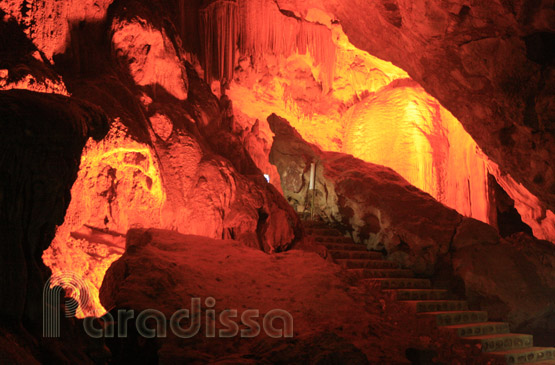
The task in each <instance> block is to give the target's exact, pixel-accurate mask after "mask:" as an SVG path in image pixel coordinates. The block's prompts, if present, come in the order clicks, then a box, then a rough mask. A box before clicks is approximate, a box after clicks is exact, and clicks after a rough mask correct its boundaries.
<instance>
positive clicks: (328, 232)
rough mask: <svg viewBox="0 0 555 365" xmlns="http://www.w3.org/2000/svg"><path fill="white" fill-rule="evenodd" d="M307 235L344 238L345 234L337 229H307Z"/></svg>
mask: <svg viewBox="0 0 555 365" xmlns="http://www.w3.org/2000/svg"><path fill="white" fill-rule="evenodd" d="M306 234H308V235H314V236H339V237H342V236H343V233H341V231H340V230H338V229H335V228H314V227H312V228H307V229H306Z"/></svg>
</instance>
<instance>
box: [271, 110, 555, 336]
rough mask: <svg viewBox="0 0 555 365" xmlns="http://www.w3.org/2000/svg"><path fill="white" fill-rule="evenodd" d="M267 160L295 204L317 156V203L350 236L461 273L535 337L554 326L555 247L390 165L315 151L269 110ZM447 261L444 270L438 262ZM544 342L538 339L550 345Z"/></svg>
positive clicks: (448, 277)
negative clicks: (465, 207) (490, 220)
mask: <svg viewBox="0 0 555 365" xmlns="http://www.w3.org/2000/svg"><path fill="white" fill-rule="evenodd" d="M268 120H269V123H270V126H271V127H272V130H273V131H274V133H275V134H276V136H275V139H274V145H273V146H272V151H271V155H270V157H271V161H272V163H274V164H275V165H276V166H277V168H278V171H279V172H280V175H281V182H282V187H283V191H284V194H285V196H286V197H287V199H288V200H289V201H290V203H291V204H293V205H301V206H305V205H309V204H310V199H311V195H310V194H311V193H310V194H309V193H308V192H307V188H308V179H309V171H310V163H311V162H315V163H317V166H318V167H317V169H316V171H317V173H316V189H317V193H316V195H315V211H316V213H317V214H318V215H320V216H322V217H323V218H324V219H326V220H329V221H338V222H342V223H344V224H346V225H348V226H352V227H353V229H354V232H352V233H353V238H354V239H355V240H358V241H360V242H362V243H365V244H367V245H368V247H370V248H374V249H385V251H386V252H387V254H388V257H389V259H392V260H395V261H398V262H400V263H401V264H402V265H403V266H405V267H409V268H411V269H413V270H415V271H416V272H417V273H423V274H427V275H433V276H434V277H435V281H436V282H437V283H440V284H444V283H445V281H450V283H449V284H450V286H451V287H452V288H454V285H456V284H458V283H457V281H460V280H462V285H463V290H465V291H466V293H465V294H466V296H467V297H468V298H469V300H470V301H471V302H472V303H473V304H474V305H477V306H481V307H482V309H484V310H487V311H488V313H489V314H490V315H491V318H492V319H497V320H504V321H509V322H510V323H511V325H512V326H513V328H514V330H516V331H530V332H535V333H537V334H539V337H540V338H547V339H549V338H551V339H552V337H548V336H553V335H554V334H555V329H554V328H553V316H554V315H555V301H554V299H553V298H555V296H554V291H555V276H554V275H553V269H554V267H555V250H553V247H552V245H551V244H550V243H549V242H547V241H538V240H536V239H534V238H532V237H530V236H528V235H526V234H524V233H517V234H515V235H512V236H510V237H507V238H506V239H502V238H501V237H500V236H499V233H498V232H497V230H496V229H495V228H493V227H491V226H489V225H487V224H485V223H482V222H480V221H477V220H474V219H471V218H466V217H462V216H460V215H459V214H458V213H457V212H455V211H453V210H451V209H449V208H447V207H445V206H443V205H441V204H439V203H438V202H436V201H435V200H434V199H433V198H431V197H430V196H429V195H428V194H426V193H423V192H422V191H420V190H418V189H416V188H415V187H413V186H412V185H410V184H408V183H407V182H406V181H405V180H404V179H403V178H402V177H400V176H399V175H398V174H396V173H395V172H394V171H392V170H391V169H388V168H385V167H383V166H378V165H373V164H369V163H365V162H364V161H361V160H358V159H355V158H353V157H352V156H349V155H345V154H340V153H333V152H321V151H320V150H319V149H317V148H316V147H315V146H313V145H310V144H308V143H306V142H304V141H303V140H302V139H301V138H300V136H299V135H298V133H297V132H296V131H295V130H294V129H293V128H292V127H290V126H289V125H288V124H287V121H285V120H283V119H281V118H279V117H277V116H271V117H270V118H269V119H268ZM446 263H447V266H448V267H451V266H452V269H450V268H449V269H448V270H446V271H445V270H444V265H445V264H446ZM548 344H549V343H545V342H544V345H548Z"/></svg>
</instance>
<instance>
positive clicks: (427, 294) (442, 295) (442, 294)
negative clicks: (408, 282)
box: [384, 289, 449, 300]
mask: <svg viewBox="0 0 555 365" xmlns="http://www.w3.org/2000/svg"><path fill="white" fill-rule="evenodd" d="M384 292H386V293H389V294H391V295H392V296H393V298H395V299H396V300H445V299H449V291H448V290H445V289H387V290H384Z"/></svg>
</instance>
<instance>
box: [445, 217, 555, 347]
mask: <svg viewBox="0 0 555 365" xmlns="http://www.w3.org/2000/svg"><path fill="white" fill-rule="evenodd" d="M451 257H452V262H453V270H454V273H455V274H456V275H457V276H459V277H461V278H462V279H463V280H464V282H465V285H466V296H467V298H468V299H469V300H470V302H471V303H472V302H474V303H476V304H477V305H479V306H480V307H481V308H482V309H483V310H486V311H488V314H489V318H490V320H508V321H509V322H510V323H511V325H512V327H511V328H513V329H514V331H518V332H522V333H525V332H533V333H536V334H537V336H536V337H537V338H538V339H539V340H540V341H541V342H542V344H543V345H548V344H549V338H550V337H549V334H550V333H552V331H553V328H552V324H553V321H554V319H555V300H554V299H553V298H555V276H554V275H553V272H554V270H555V250H554V249H553V247H552V245H551V243H549V242H547V241H543V242H542V241H537V240H535V239H534V238H532V237H530V236H528V235H526V234H524V233H519V234H515V235H513V236H510V237H508V238H506V239H500V238H499V237H498V236H497V234H496V232H495V230H493V229H492V228H491V227H488V226H487V225H484V224H482V223H480V222H477V221H472V220H466V221H465V222H464V223H463V224H461V226H460V227H459V228H458V229H457V234H456V235H455V237H454V238H453V244H452V248H451ZM546 335H548V337H545V336H546ZM536 337H535V338H536Z"/></svg>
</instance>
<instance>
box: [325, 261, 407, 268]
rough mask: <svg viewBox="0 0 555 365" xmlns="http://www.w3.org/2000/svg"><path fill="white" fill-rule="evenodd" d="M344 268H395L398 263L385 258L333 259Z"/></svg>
mask: <svg viewBox="0 0 555 365" xmlns="http://www.w3.org/2000/svg"><path fill="white" fill-rule="evenodd" d="M335 262H337V263H338V264H339V265H341V266H342V267H344V268H346V269H397V268H399V264H397V263H396V262H392V261H387V260H365V259H335Z"/></svg>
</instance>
